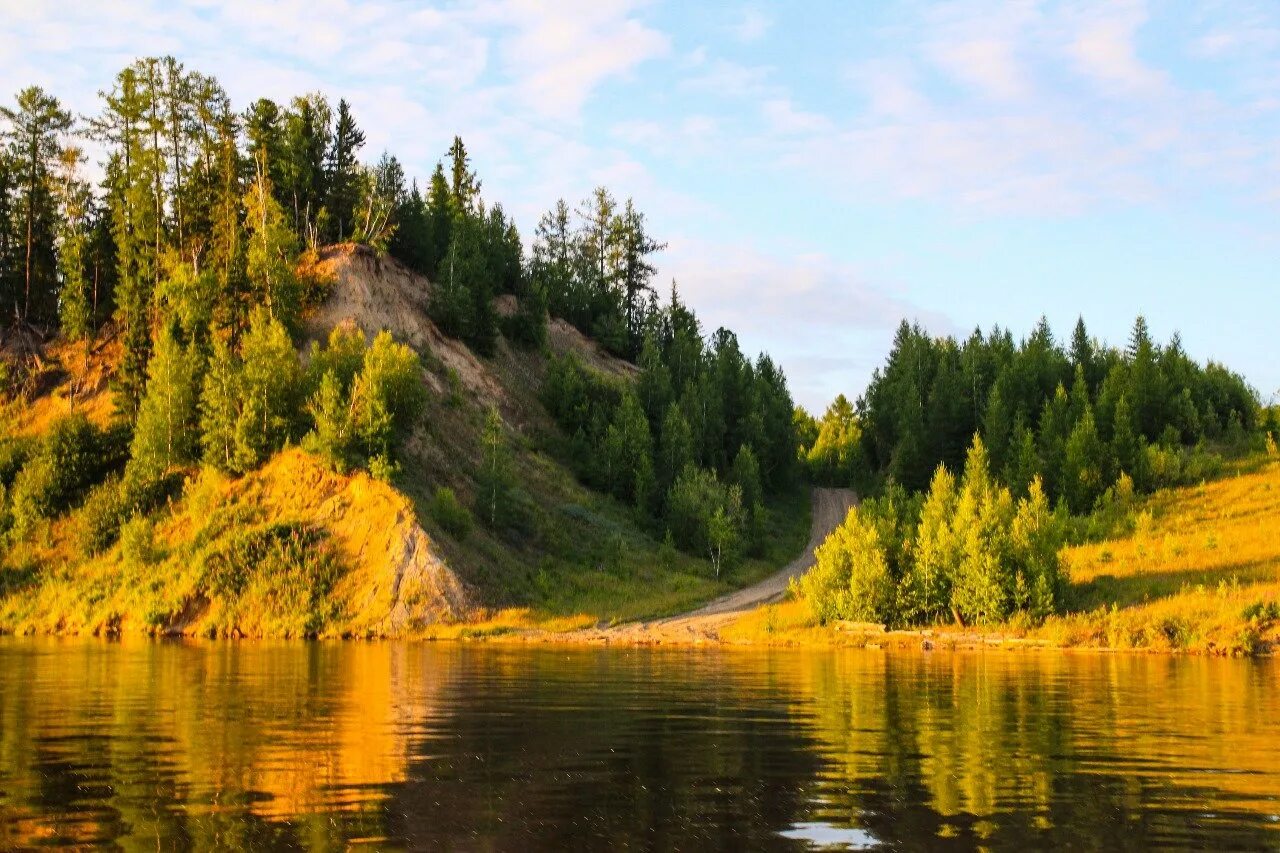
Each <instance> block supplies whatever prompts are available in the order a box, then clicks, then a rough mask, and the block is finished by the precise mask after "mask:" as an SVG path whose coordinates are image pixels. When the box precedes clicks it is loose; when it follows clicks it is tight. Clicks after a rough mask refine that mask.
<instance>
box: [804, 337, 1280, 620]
mask: <svg viewBox="0 0 1280 853" xmlns="http://www.w3.org/2000/svg"><path fill="white" fill-rule="evenodd" d="M1274 418H1275V413H1274V411H1272V410H1264V409H1262V408H1261V407H1260V405H1259V401H1258V398H1257V395H1256V393H1255V392H1254V391H1253V389H1251V388H1250V387H1249V386H1248V384H1247V383H1246V382H1245V381H1244V379H1243V378H1241V377H1240V376H1239V375H1238V374H1235V373H1232V372H1231V371H1229V370H1228V369H1227V368H1225V367H1223V366H1221V365H1219V364H1216V363H1213V362H1209V363H1207V364H1204V365H1201V364H1199V363H1197V362H1195V361H1194V360H1192V359H1191V358H1190V357H1188V356H1187V355H1186V353H1185V352H1184V351H1183V349H1182V346H1181V343H1180V341H1179V339H1178V337H1177V335H1174V336H1173V338H1172V339H1171V340H1170V341H1169V342H1168V343H1167V344H1164V345H1160V344H1158V343H1156V342H1155V341H1154V340H1153V339H1152V337H1151V334H1150V331H1149V329H1148V327H1147V324H1146V321H1145V320H1144V319H1143V318H1142V317H1138V318H1137V320H1136V321H1135V322H1134V325H1133V329H1132V331H1131V333H1130V336H1129V340H1128V343H1127V345H1126V346H1125V347H1124V348H1123V349H1120V348H1115V347H1110V346H1106V345H1105V344H1102V343H1100V342H1098V341H1097V340H1095V339H1094V338H1093V337H1091V336H1090V335H1089V332H1088V329H1087V327H1086V326H1085V323H1084V321H1083V320H1080V321H1079V322H1078V323H1077V324H1076V327H1075V329H1074V331H1073V333H1072V335H1071V338H1070V341H1069V342H1068V343H1067V345H1066V346H1065V347H1064V346H1062V345H1061V344H1059V343H1058V342H1057V340H1056V339H1055V338H1054V336H1053V333H1052V331H1051V330H1050V328H1049V326H1048V324H1047V323H1046V322H1045V321H1044V320H1041V321H1040V323H1039V324H1038V325H1037V326H1036V327H1035V329H1033V330H1032V332H1031V334H1030V335H1028V336H1027V337H1026V338H1025V339H1023V340H1022V341H1021V342H1019V343H1017V344H1015V343H1014V341H1013V338H1012V336H1011V334H1010V333H1009V332H1008V331H1005V330H1001V329H995V330H993V331H992V332H991V333H990V334H989V335H983V334H982V333H981V332H980V331H975V332H974V333H973V334H972V335H971V336H970V337H969V338H968V339H967V340H965V341H964V342H963V343H960V342H957V341H956V340H954V339H953V338H950V337H944V338H934V337H930V336H929V335H928V334H926V333H925V331H924V330H923V329H921V328H920V327H919V326H918V325H911V324H908V323H905V322H904V323H903V324H902V325H901V326H900V327H899V329H898V331H897V334H896V336H895V338H894V343H893V348H892V350H891V351H890V353H889V356H888V359H887V361H886V363H885V365H884V366H883V367H882V368H880V369H877V370H876V371H875V373H874V374H873V377H872V380H871V383H870V385H869V387H868V388H867V391H866V393H865V395H864V396H863V397H861V398H860V399H859V400H858V402H857V403H856V404H854V403H851V402H850V401H849V400H848V399H847V398H846V397H844V396H843V395H841V396H839V397H837V398H836V400H835V401H834V402H833V403H832V404H831V406H830V407H829V408H828V409H827V411H826V412H825V413H824V415H823V417H822V418H821V419H820V420H815V419H814V418H812V417H810V416H809V415H808V414H807V413H805V412H804V411H803V410H799V409H797V411H796V414H795V427H796V431H797V435H798V436H799V442H800V455H801V457H802V459H803V460H804V462H805V464H806V466H807V469H808V470H809V472H810V474H811V476H813V478H814V479H816V480H818V481H819V482H827V483H833V484H839V485H857V486H858V487H859V488H861V489H862V490H863V492H864V493H869V494H879V496H878V497H873V498H870V499H868V500H866V501H864V502H863V504H862V506H861V507H860V508H859V509H857V510H856V511H855V512H852V513H850V515H849V518H848V519H847V520H846V521H845V523H844V524H843V525H842V526H841V527H840V528H839V529H838V530H837V531H836V533H835V534H834V535H833V536H832V537H831V539H829V540H828V542H827V543H826V544H825V545H824V546H823V547H822V548H821V549H820V550H819V552H818V555H817V557H818V560H817V566H816V568H815V570H814V571H813V572H811V573H810V574H809V575H808V576H806V577H805V578H804V580H803V581H802V582H801V583H800V584H798V585H797V591H798V593H799V594H800V596H801V597H803V598H804V599H805V600H806V601H807V602H808V603H809V605H810V607H811V609H812V611H813V613H814V615H815V617H816V618H818V619H819V620H820V621H828V620H831V619H853V620H874V621H877V622H888V623H897V624H919V623H929V622H934V621H938V620H940V619H950V618H954V619H955V620H957V621H960V622H962V623H964V622H992V621H998V620H1001V619H1006V618H1009V617H1010V616H1012V615H1014V614H1025V615H1026V616H1028V617H1030V618H1042V617H1044V616H1046V615H1048V614H1049V613H1051V612H1052V611H1053V610H1054V609H1055V608H1056V607H1057V606H1058V605H1060V604H1061V599H1062V588H1063V579H1062V575H1061V569H1060V566H1059V565H1058V559H1057V556H1056V555H1057V550H1058V548H1059V546H1060V545H1061V544H1062V543H1063V541H1064V540H1065V539H1066V538H1067V537H1068V536H1071V535H1079V531H1080V530H1087V529H1089V525H1090V524H1092V523H1094V522H1097V523H1100V524H1105V522H1106V520H1107V519H1109V518H1111V517H1112V516H1114V514H1115V512H1114V511H1115V510H1116V509H1117V508H1123V507H1124V506H1127V505H1129V504H1130V502H1131V500H1132V496H1133V495H1134V494H1135V493H1136V492H1141V491H1150V490H1152V489H1155V488H1158V487H1161V486H1166V485H1172V484H1175V483H1178V482H1182V481H1184V480H1186V479H1194V478H1197V477H1199V476H1202V475H1203V474H1204V473H1207V471H1208V466H1210V465H1211V464H1212V460H1213V459H1214V458H1216V456H1215V454H1214V453H1213V452H1212V451H1210V450H1208V449H1207V448H1208V447H1209V446H1210V445H1213V446H1215V447H1218V448H1223V449H1226V450H1228V451H1233V450H1234V451H1239V450H1243V449H1247V448H1249V447H1251V446H1253V445H1254V444H1261V443H1262V441H1263V438H1264V435H1265V434H1266V431H1267V430H1273V429H1274V428H1275V426H1276V425H1275V423H1274ZM1090 514H1092V516H1091V517H1090V518H1089V519H1087V520H1086V519H1084V518H1083V517H1084V516H1086V515H1090ZM1073 515H1074V516H1077V517H1080V518H1081V520H1080V521H1079V522H1076V523H1074V524H1073V523H1072V522H1071V517H1072V516H1073ZM1073 531H1074V533H1073Z"/></svg>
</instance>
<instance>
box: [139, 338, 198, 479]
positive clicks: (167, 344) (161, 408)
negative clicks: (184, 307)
mask: <svg viewBox="0 0 1280 853" xmlns="http://www.w3.org/2000/svg"><path fill="white" fill-rule="evenodd" d="M198 372H199V355H198V353H196V352H195V351H194V350H188V349H187V348H185V347H183V346H182V345H181V344H180V343H178V340H177V338H176V337H175V336H174V334H173V330H172V329H171V328H170V327H169V326H165V327H164V328H163V329H162V330H161V332H160V334H159V336H158V337H157V339H156V343H155V353H154V355H153V356H152V357H151V360H150V362H148V364H147V390H146V395H145V396H144V397H143V398H142V404H141V405H140V406H139V409H138V420H137V423H136V424H135V425H134V431H133V444H132V446H131V448H130V456H131V459H130V463H129V464H130V470H131V474H132V475H133V476H135V477H138V478H140V482H144V483H145V482H150V481H152V480H154V479H156V478H158V477H160V476H161V475H163V474H164V473H165V472H166V471H168V470H169V469H171V468H173V467H174V466H178V465H185V464H187V463H189V462H191V461H192V460H194V459H195V455H196V437H197V435H198V433H197V431H196V422H197V415H198V410H197V402H198V396H199V392H198V389H199V376H198Z"/></svg>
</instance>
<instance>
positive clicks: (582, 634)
mask: <svg viewBox="0 0 1280 853" xmlns="http://www.w3.org/2000/svg"><path fill="white" fill-rule="evenodd" d="M856 501H857V498H856V497H855V496H854V493H853V492H852V491H851V490H849V489H817V488H815V489H814V490H813V522H812V526H811V527H810V533H809V544H808V545H806V546H805V549H804V553H803V554H801V555H800V556H799V557H797V558H796V559H794V560H792V561H791V562H790V563H788V564H787V566H786V567H785V568H783V569H781V570H780V571H778V572H777V573H775V574H772V575H770V576H769V577H767V578H765V579H764V580H762V581H760V582H759V583H757V584H753V585H751V586H749V587H746V588H745V589H740V590H738V591H737V592H731V593H729V594H728V595H725V596H721V597H720V598H717V599H716V600H714V601H712V602H710V603H708V604H705V605H703V606H702V607H700V608H698V609H697V610H693V611H691V612H689V613H685V614H682V615H680V616H672V617H669V618H666V619H656V620H654V621H652V622H631V623H628V624H626V625H615V626H613V627H610V628H598V629H587V630H585V631H579V632H575V636H574V637H573V638H572V639H574V640H576V641H580V642H607V643H622V644H627V643H634V644H650V643H655V644H656V643H680V644H684V643H699V642H709V641H714V640H716V639H718V633H717V632H718V630H719V628H720V626H722V625H724V624H725V623H726V622H728V621H730V620H732V619H733V618H734V617H735V616H737V615H738V614H740V613H742V612H743V611H746V610H750V609H752V608H754V607H759V606H760V605H761V604H767V603H770V602H774V601H778V600H780V599H781V598H782V597H783V595H785V594H786V591H787V584H788V582H790V580H791V579H792V578H794V577H799V576H800V575H802V574H804V573H805V572H806V571H808V570H809V569H810V568H811V567H812V566H813V562H814V559H813V551H814V549H815V548H817V547H818V546H819V545H821V544H822V543H823V541H825V540H826V538H827V535H828V534H829V533H831V531H832V530H834V529H835V528H836V527H837V526H838V525H839V524H840V522H842V521H844V518H845V516H846V515H847V514H848V513H849V508H850V507H852V506H853V505H854V503H855V502H856Z"/></svg>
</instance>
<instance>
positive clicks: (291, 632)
mask: <svg viewBox="0 0 1280 853" xmlns="http://www.w3.org/2000/svg"><path fill="white" fill-rule="evenodd" d="M201 569H202V572H203V580H204V584H205V586H206V588H207V589H208V590H209V592H210V593H211V594H212V595H213V596H215V597H217V598H218V599H220V600H221V604H222V620H223V625H222V629H223V630H224V631H230V630H232V629H237V628H239V629H241V630H245V629H249V630H252V629H253V628H254V627H258V628H260V629H261V630H262V631H263V632H268V633H277V634H283V635H286V636H311V635H314V634H316V633H318V632H319V631H320V630H321V629H322V628H323V627H324V626H325V624H327V623H328V622H329V621H330V620H332V619H333V618H335V617H336V616H337V609H336V606H335V605H334V604H333V603H332V602H331V601H330V600H329V594H330V592H331V591H332V590H333V587H334V584H336V583H337V581H338V578H339V577H340V576H341V573H342V572H341V565H340V564H339V562H338V560H337V557H336V556H335V555H334V554H333V552H332V550H331V549H330V548H329V545H328V542H327V541H326V539H325V537H324V534H323V532H322V531H320V530H317V529H315V528H312V527H309V526H307V525H303V524H297V523H276V524H267V525H263V526H260V527H256V528H250V529H248V530H240V531H238V532H236V533H234V534H233V535H232V536H231V537H230V538H229V539H226V540H222V541H220V542H219V543H218V544H216V545H215V546H214V547H213V548H212V549H211V550H210V551H208V552H207V553H205V554H204V555H203V557H202V559H201Z"/></svg>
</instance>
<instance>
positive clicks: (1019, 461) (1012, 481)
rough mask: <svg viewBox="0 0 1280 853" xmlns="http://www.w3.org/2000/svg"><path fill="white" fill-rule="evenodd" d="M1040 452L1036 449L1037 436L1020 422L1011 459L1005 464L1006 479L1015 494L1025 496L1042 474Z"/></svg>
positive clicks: (1010, 455) (1011, 451)
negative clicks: (1032, 483) (1033, 482)
mask: <svg viewBox="0 0 1280 853" xmlns="http://www.w3.org/2000/svg"><path fill="white" fill-rule="evenodd" d="M1041 467H1042V466H1041V462H1040V454H1039V452H1038V451H1037V449H1036V437H1035V433H1033V432H1032V431H1031V430H1030V429H1029V428H1027V427H1026V426H1025V425H1022V424H1019V425H1018V426H1016V427H1015V428H1014V431H1013V441H1012V447H1011V450H1010V453H1009V461H1008V462H1007V463H1006V464H1005V469H1004V481H1005V482H1006V483H1008V484H1009V488H1010V490H1011V491H1012V493H1013V494H1014V495H1017V496H1025V495H1026V494H1027V493H1028V490H1029V489H1030V487H1031V482H1032V481H1033V480H1035V479H1036V478H1037V477H1040V476H1041Z"/></svg>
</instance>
